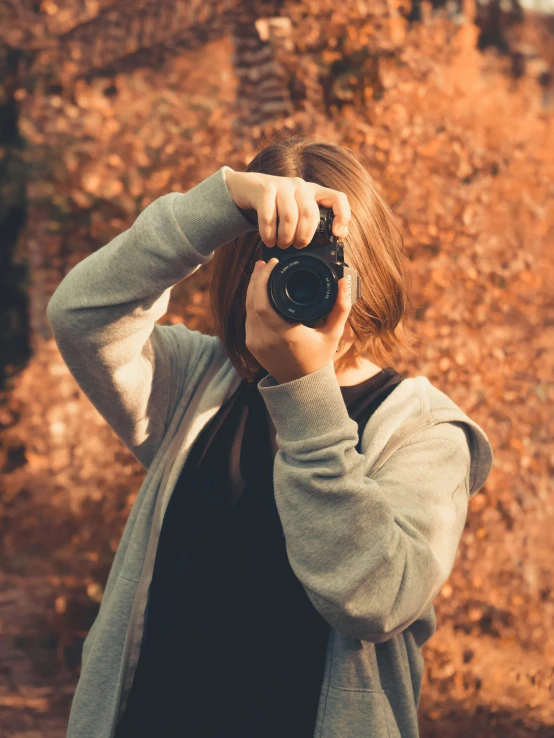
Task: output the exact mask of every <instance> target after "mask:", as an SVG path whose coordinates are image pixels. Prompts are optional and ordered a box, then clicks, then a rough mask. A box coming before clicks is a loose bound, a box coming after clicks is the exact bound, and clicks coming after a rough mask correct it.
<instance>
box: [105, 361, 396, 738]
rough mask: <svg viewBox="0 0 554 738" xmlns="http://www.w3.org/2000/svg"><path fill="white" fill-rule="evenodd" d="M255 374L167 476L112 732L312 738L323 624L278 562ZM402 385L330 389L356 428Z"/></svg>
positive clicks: (270, 452) (387, 381) (378, 382)
mask: <svg viewBox="0 0 554 738" xmlns="http://www.w3.org/2000/svg"><path fill="white" fill-rule="evenodd" d="M264 374H265V372H264V373H260V374H259V376H258V377H257V378H256V380H255V381H253V382H250V383H247V382H246V381H244V382H242V383H241V385H240V386H239V388H238V389H237V391H236V392H235V393H234V395H233V397H232V398H230V400H228V401H227V402H226V403H225V404H224V405H223V406H222V407H221V408H220V409H219V411H218V412H217V413H216V415H215V416H214V418H212V420H211V421H210V422H209V423H208V424H207V425H206V426H205V427H204V428H203V430H202V431H201V433H200V434H199V436H198V438H197V439H196V441H195V443H194V444H193V447H192V449H191V451H190V452H189V455H188V457H187V460H186V462H185V465H184V467H183V470H182V472H181V474H180V476H179V479H178V481H177V484H176V486H175V489H174V491H173V494H172V496H171V499H170V501H169V504H168V507H167V510H166V513H165V516H164V520H163V523H162V529H161V533H160V540H159V543H158V550H157V552H156V560H155V564H154V571H153V576H152V582H151V585H150V589H149V599H148V605H147V609H146V618H145V628H144V633H143V639H142V644H141V650H140V654H139V660H138V664H137V668H136V672H135V676H134V680H133V685H132V688H131V692H130V694H129V698H128V702H127V707H126V710H125V714H124V716H123V719H122V721H121V723H120V724H119V725H118V727H117V729H116V734H115V738H142V737H143V736H144V738H146V736H148V738H151V737H152V736H155V735H163V736H164V738H283V736H285V735H286V736H287V738H312V736H313V732H314V727H315V719H316V714H317V706H318V700H319V694H320V689H321V683H322V679H323V670H324V665H325V651H326V643H327V637H328V631H329V625H328V623H327V622H326V621H325V620H324V619H323V618H322V616H321V615H320V614H319V613H318V611H317V610H316V609H315V607H314V606H313V605H312V603H311V601H310V600H309V598H308V596H307V594H306V592H305V590H304V588H303V587H302V585H301V583H300V582H299V580H298V579H297V578H296V576H295V575H294V572H293V571H292V569H291V567H290V564H289V561H288V558H287V553H286V544H285V537H284V533H283V530H282V527H281V523H280V518H279V515H278V511H277V508H276V504H275V499H274V495H273V462H274V456H275V450H276V445H275V429H274V427H273V423H272V422H271V418H270V416H269V413H268V412H267V408H266V406H265V403H264V400H263V398H262V396H261V394H260V392H259V390H258V388H257V383H258V382H259V380H260V379H261V377H262V376H264ZM402 379H403V377H402V376H401V375H400V374H399V373H398V372H396V371H395V370H394V369H393V368H392V367H387V368H386V369H383V370H381V371H380V372H379V373H378V374H376V375H375V376H373V377H370V378H369V379H367V380H365V381H364V382H360V383H359V384H357V385H354V386H351V387H341V392H342V395H343V399H344V402H345V405H346V407H347V409H348V412H349V415H350V417H351V418H353V419H355V420H357V422H358V424H359V427H360V428H363V427H364V426H365V424H366V423H367V420H368V419H369V417H371V415H372V414H373V413H374V412H375V410H376V409H377V407H378V406H379V405H380V404H381V402H383V400H384V399H385V397H387V396H388V395H389V394H390V393H391V392H392V391H393V390H394V388H395V387H396V386H397V385H398V384H399V383H400V382H401V381H402ZM357 450H358V451H360V443H358V446H357Z"/></svg>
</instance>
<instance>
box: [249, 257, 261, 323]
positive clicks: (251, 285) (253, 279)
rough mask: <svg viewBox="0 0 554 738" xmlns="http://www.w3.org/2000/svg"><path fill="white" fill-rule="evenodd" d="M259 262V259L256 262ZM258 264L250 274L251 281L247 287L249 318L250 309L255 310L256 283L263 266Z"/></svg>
mask: <svg viewBox="0 0 554 738" xmlns="http://www.w3.org/2000/svg"><path fill="white" fill-rule="evenodd" d="M258 263H259V261H257V262H256V264H258ZM262 263H263V262H262ZM256 264H254V269H253V270H252V274H251V275H250V281H249V282H248V287H247V289H246V316H247V318H248V312H249V311H250V312H252V311H253V310H254V303H253V294H254V285H255V283H256V279H257V277H258V272H259V271H260V269H261V267H257V266H256Z"/></svg>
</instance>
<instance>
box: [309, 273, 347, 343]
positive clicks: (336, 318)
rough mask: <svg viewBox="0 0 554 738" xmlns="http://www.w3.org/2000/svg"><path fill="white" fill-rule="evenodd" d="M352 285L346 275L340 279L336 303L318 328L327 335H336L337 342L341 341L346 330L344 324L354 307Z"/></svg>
mask: <svg viewBox="0 0 554 738" xmlns="http://www.w3.org/2000/svg"><path fill="white" fill-rule="evenodd" d="M349 290H350V286H349V282H348V280H347V279H346V277H343V278H342V279H339V292H338V295H337V299H336V300H335V304H334V305H333V307H332V308H331V310H330V311H329V313H328V314H327V319H326V321H325V323H323V324H321V325H320V326H318V327H317V328H316V330H318V331H319V332H320V333H324V334H325V335H327V336H334V338H336V340H337V343H338V342H339V341H340V339H341V336H342V334H343V331H344V326H345V325H346V321H347V320H348V316H349V314H350V310H351V309H352V301H351V297H350V294H349Z"/></svg>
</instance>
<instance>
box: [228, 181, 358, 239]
mask: <svg viewBox="0 0 554 738" xmlns="http://www.w3.org/2000/svg"><path fill="white" fill-rule="evenodd" d="M225 181H226V183H227V189H228V190H229V194H230V195H231V198H232V200H233V202H234V203H235V205H236V206H237V207H239V208H243V210H255V211H256V212H257V214H258V229H259V231H260V238H261V239H262V241H263V242H264V243H265V244H266V245H267V246H269V247H270V248H271V247H273V246H275V245H277V246H278V247H279V248H281V249H286V248H288V247H289V246H295V247H296V248H304V247H305V246H307V245H308V244H309V243H310V241H311V240H312V238H313V236H314V233H315V231H316V228H317V226H318V224H319V217H320V215H319V207H318V206H319V205H322V206H323V207H327V208H332V209H333V213H334V216H335V217H334V218H333V234H334V235H335V236H337V238H346V236H347V235H348V222H349V221H350V215H351V213H350V205H349V204H348V198H347V196H346V195H345V193H344V192H338V191H337V190H331V189H329V188H328V187H322V186H321V185H318V184H315V183H313V182H305V181H304V180H303V179H301V178H300V177H275V176H273V175H272V174H259V173H258V172H235V171H233V170H232V169H230V168H229V167H226V168H225ZM277 219H278V220H279V222H278V223H277ZM277 225H278V226H279V227H278V228H277Z"/></svg>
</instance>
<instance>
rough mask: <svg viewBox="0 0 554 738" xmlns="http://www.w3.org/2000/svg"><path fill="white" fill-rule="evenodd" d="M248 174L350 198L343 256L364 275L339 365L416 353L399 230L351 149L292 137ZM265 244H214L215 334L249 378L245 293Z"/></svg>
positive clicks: (251, 361) (247, 237)
mask: <svg viewBox="0 0 554 738" xmlns="http://www.w3.org/2000/svg"><path fill="white" fill-rule="evenodd" d="M244 171H246V172H260V173H263V174H272V175H275V176H280V177H301V178H302V179H304V180H305V181H306V182H316V183H318V184H321V185H322V186H324V187H329V188H331V189H333V190H338V191H339V192H344V193H346V195H347V196H348V201H349V203H350V210H351V218H350V222H349V224H348V236H347V237H346V239H345V246H344V250H345V260H346V263H347V264H348V266H350V267H351V268H353V269H355V270H356V271H357V272H358V274H359V275H360V279H361V283H362V289H361V297H360V298H359V299H358V300H357V301H356V302H355V303H354V305H353V306H352V309H351V311H350V315H349V316H348V322H349V323H350V326H351V327H352V330H353V332H354V335H355V339H354V344H353V346H352V347H351V349H350V350H349V351H348V353H347V354H345V355H344V356H343V357H341V361H343V366H342V367H339V366H338V364H339V362H337V365H336V368H337V369H343V368H344V367H346V366H349V365H350V364H351V363H353V358H354V359H355V358H357V357H358V356H366V357H367V358H369V359H370V360H371V361H372V362H374V363H376V364H378V365H382V366H384V365H388V364H389V363H390V361H391V358H392V353H393V351H394V350H395V349H398V348H402V349H406V350H408V351H410V352H411V353H414V352H413V349H412V348H411V346H412V344H413V343H414V341H415V338H416V337H415V334H414V333H413V332H412V331H411V330H410V329H409V328H408V327H407V325H406V322H407V318H408V313H409V310H410V308H411V304H410V299H411V298H410V282H409V275H408V272H407V269H406V259H405V252H404V242H403V238H402V231H401V227H400V225H399V223H398V221H397V219H396V217H395V215H394V214H393V213H392V211H391V210H390V208H389V207H388V205H387V204H386V202H385V201H384V199H383V197H382V196H381V194H380V193H379V191H378V189H377V188H376V186H375V183H374V181H373V179H372V178H371V175H370V174H369V173H368V171H367V170H366V169H365V168H364V166H363V165H362V163H361V162H360V161H359V160H358V159H357V158H356V156H355V155H354V153H353V152H352V151H351V149H349V148H347V147H345V146H339V145H337V144H334V143H328V142H324V141H323V142H319V141H315V140H313V139H312V138H309V137H300V136H294V137H291V138H289V139H288V140H284V141H279V142H277V143H274V144H272V145H270V146H267V147H266V148H265V149H263V150H261V151H260V152H259V153H258V154H256V156H255V158H254V159H253V160H252V161H251V162H250V163H249V164H248V166H247V167H246V169H245V170H244ZM261 244H262V241H261V239H260V234H259V233H258V232H257V231H250V232H248V233H246V234H243V235H242V236H239V237H238V238H236V239H234V240H233V241H230V242H229V243H228V244H225V245H224V246H222V247H220V248H219V249H217V250H216V252H215V254H214V257H213V262H214V265H213V272H212V275H213V276H212V281H211V288H210V302H211V309H212V313H213V318H214V324H215V329H216V334H217V335H218V336H219V339H220V341H221V343H222V345H223V347H224V349H225V351H226V353H227V355H228V356H229V359H230V360H231V362H232V364H233V366H234V367H235V369H236V370H237V372H238V374H239V375H240V376H241V377H242V378H244V379H247V380H248V381H252V380H253V379H255V378H256V377H257V375H258V374H259V372H260V371H261V370H262V367H260V364H259V363H258V362H257V361H256V359H255V358H254V357H253V356H252V354H251V353H250V352H249V351H248V349H247V347H246V343H245V336H246V330H245V323H246V290H247V288H248V283H249V281H250V276H251V274H252V270H253V268H254V263H255V262H256V260H258V259H261ZM348 361H349V362H350V364H349V363H348Z"/></svg>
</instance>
